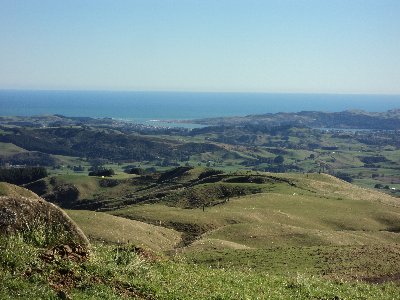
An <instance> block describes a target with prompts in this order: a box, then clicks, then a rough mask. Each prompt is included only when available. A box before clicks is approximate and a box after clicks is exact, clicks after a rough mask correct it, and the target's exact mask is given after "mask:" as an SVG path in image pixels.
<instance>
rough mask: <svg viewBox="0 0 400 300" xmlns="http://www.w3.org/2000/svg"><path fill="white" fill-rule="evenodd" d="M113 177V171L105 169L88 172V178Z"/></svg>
mask: <svg viewBox="0 0 400 300" xmlns="http://www.w3.org/2000/svg"><path fill="white" fill-rule="evenodd" d="M113 175H115V172H114V170H113V169H106V168H97V169H94V170H93V171H90V172H89V176H104V177H111V176H113Z"/></svg>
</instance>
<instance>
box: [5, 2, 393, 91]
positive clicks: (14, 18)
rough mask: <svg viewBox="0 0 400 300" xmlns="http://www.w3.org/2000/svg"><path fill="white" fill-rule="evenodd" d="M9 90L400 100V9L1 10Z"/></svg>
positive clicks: (244, 5) (222, 5)
mask: <svg viewBox="0 0 400 300" xmlns="http://www.w3.org/2000/svg"><path fill="white" fill-rule="evenodd" d="M0 89H85V90H93V89H95V90H97V89H101V90H178V91H244V92H253V91H254V92H307V93H314V92H315V93H321V92H322V93H386V94H400V1H399V0H373V1H372V0H326V1H325V0H307V1H306V0H291V1H290V0H276V1H268V0H260V1H255V0H243V1H236V0H159V1H157V0H142V1H135V0H131V1H128V0H127V1H118V0H109V1H105V0H92V1H90V0H65V1H61V0H60V1H58V0H0Z"/></svg>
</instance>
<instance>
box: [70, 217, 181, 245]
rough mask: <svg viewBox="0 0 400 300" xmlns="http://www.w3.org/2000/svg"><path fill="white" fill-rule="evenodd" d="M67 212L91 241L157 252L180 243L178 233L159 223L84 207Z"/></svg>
mask: <svg viewBox="0 0 400 300" xmlns="http://www.w3.org/2000/svg"><path fill="white" fill-rule="evenodd" d="M66 212H67V214H68V215H69V216H70V217H71V218H72V219H73V220H74V221H75V222H76V223H77V224H78V226H79V227H80V228H81V229H82V230H83V231H84V232H85V234H86V235H87V236H88V238H89V239H90V240H93V241H103V242H106V243H118V244H129V243H131V244H134V245H137V246H140V247H143V248H147V249H151V250H153V251H157V252H162V251H168V250H171V249H173V248H174V247H175V246H176V245H177V244H178V243H179V242H180V235H181V234H180V233H178V232H176V231H174V230H171V229H167V228H164V227H161V226H154V225H150V224H146V223H143V222H139V221H134V220H128V219H125V218H120V217H116V216H112V215H109V214H106V213H102V212H93V211H86V210H67V211H66Z"/></svg>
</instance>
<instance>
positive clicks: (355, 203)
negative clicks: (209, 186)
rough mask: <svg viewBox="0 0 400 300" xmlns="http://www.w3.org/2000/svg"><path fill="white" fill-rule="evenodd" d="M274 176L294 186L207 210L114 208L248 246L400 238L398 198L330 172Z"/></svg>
mask: <svg viewBox="0 0 400 300" xmlns="http://www.w3.org/2000/svg"><path fill="white" fill-rule="evenodd" d="M266 176H267V175H266ZM277 177H279V178H282V179H286V180H290V182H291V183H292V185H290V184H287V182H284V181H283V182H276V183H274V184H273V185H271V186H269V190H267V191H264V192H261V193H257V194H251V195H245V196H240V197H232V198H230V200H229V201H226V202H223V203H221V204H220V205H215V206H211V207H206V209H205V211H203V210H202V208H194V209H184V208H180V207H171V206H167V205H165V204H162V203H159V204H148V205H132V206H128V207H126V208H123V209H119V210H115V211H113V212H112V213H113V214H115V215H118V216H124V217H127V218H131V219H137V220H142V221H147V222H150V223H156V222H160V221H161V222H162V223H163V224H165V225H166V226H169V227H172V228H175V229H177V230H180V231H183V232H185V233H187V234H192V235H195V236H196V237H197V238H198V239H205V240H208V239H217V240H222V241H227V242H232V243H235V244H237V245H242V246H244V247H251V248H265V247H278V246H300V245H301V246H313V245H355V244H370V243H400V236H399V234H398V232H399V231H400V228H399V224H400V200H398V199H396V198H392V197H390V196H387V195H385V194H382V193H379V192H375V191H371V190H365V189H362V188H359V187H356V186H353V185H351V184H348V183H345V182H343V181H340V180H338V179H335V178H333V177H331V176H329V175H318V174H316V175H311V174H310V175H308V177H306V176H302V175H289V176H288V175H277ZM267 186H268V184H267Z"/></svg>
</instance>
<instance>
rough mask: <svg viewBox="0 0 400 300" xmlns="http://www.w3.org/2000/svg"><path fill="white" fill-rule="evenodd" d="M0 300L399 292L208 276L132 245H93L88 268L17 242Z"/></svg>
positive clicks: (261, 276)
mask: <svg viewBox="0 0 400 300" xmlns="http://www.w3.org/2000/svg"><path fill="white" fill-rule="evenodd" d="M0 245H1V255H0V299H27V298H29V299H57V298H64V299H65V298H66V297H71V298H72V299H124V298H136V299H399V298H400V297H399V295H400V286H397V285H395V284H383V285H371V284H366V283H360V282H344V281H334V280H326V279H322V278H319V277H313V276H309V275H303V274H301V273H298V274H293V275H292V276H287V275H286V276H283V275H276V276H274V275H269V274H267V273H263V272H260V271H256V270H252V269H237V268H232V269H231V268H225V269H221V268H220V269H215V268H210V267H207V266H205V265H196V264H192V263H188V262H186V261H182V260H168V259H165V258H162V257H157V256H155V255H154V254H151V255H150V253H146V252H141V251H139V252H138V251H137V248H135V247H133V246H132V245H125V246H118V245H105V244H95V245H94V246H93V248H92V251H91V255H90V257H89V258H88V259H87V260H83V261H79V260H73V259H68V258H65V257H64V258H63V257H61V256H57V255H55V256H54V257H53V259H52V260H45V259H43V253H44V251H45V249H43V248H40V247H38V245H36V244H35V243H33V242H32V241H27V240H26V239H25V238H24V237H22V236H14V237H11V238H7V239H6V238H4V237H2V238H1V243H0Z"/></svg>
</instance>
